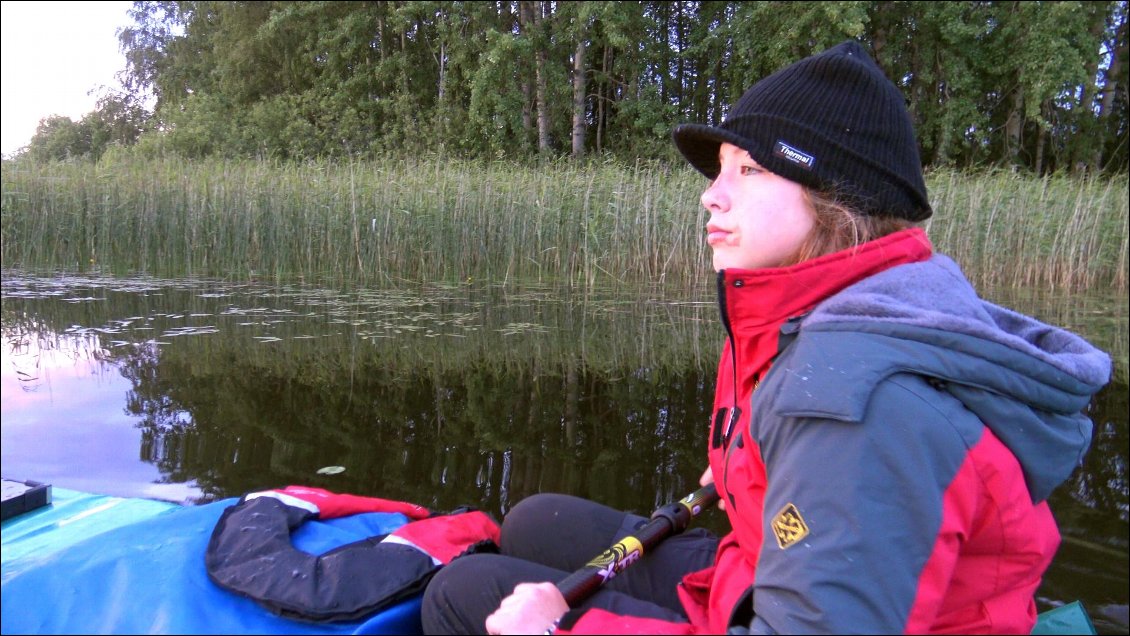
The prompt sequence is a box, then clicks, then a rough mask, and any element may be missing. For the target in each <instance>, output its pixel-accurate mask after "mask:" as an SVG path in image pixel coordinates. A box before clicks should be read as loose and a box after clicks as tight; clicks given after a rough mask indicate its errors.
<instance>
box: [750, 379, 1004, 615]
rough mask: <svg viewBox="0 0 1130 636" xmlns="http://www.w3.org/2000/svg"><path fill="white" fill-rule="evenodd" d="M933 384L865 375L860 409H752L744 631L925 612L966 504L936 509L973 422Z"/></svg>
mask: <svg viewBox="0 0 1130 636" xmlns="http://www.w3.org/2000/svg"><path fill="white" fill-rule="evenodd" d="M939 395H940V394H939V393H938V392H937V391H936V390H934V389H933V388H932V387H930V386H929V385H928V384H927V383H926V382H925V381H924V380H923V379H921V378H919V377H917V376H912V375H896V376H893V377H892V378H889V379H888V380H887V381H884V382H881V383H880V384H879V385H878V386H877V387H876V389H875V391H874V392H873V394H872V396H871V398H870V400H869V401H868V405H867V408H866V410H865V412H864V413H865V414H864V417H863V418H862V421H850V420H844V419H839V418H835V417H831V416H825V417H820V416H819V415H818V414H814V413H808V414H804V415H796V414H792V415H790V414H788V413H776V414H770V413H768V412H763V413H760V414H755V416H754V420H755V422H757V423H755V424H754V425H753V426H752V427H751V429H750V434H751V435H752V436H753V437H754V439H755V441H756V442H757V443H759V444H760V451H761V453H762V457H763V459H764V462H765V468H766V475H767V481H768V484H767V489H766V493H765V505H764V509H763V510H764V512H763V516H762V523H763V529H764V537H765V539H764V543H763V545H762V547H761V553H760V559H759V563H758V567H757V578H756V580H755V582H754V593H753V611H754V618H753V622H752V623H751V624H750V632H751V633H808V634H816V633H864V634H881V633H902V632H904V631H905V630H907V629H908V627H912V626H913V625H923V624H924V625H927V626H928V625H930V624H931V622H932V617H933V616H934V615H936V613H937V610H938V607H939V605H940V603H941V596H942V593H943V592H944V590H945V589H946V585H947V583H948V580H949V578H950V576H951V575H952V572H953V568H954V564H955V563H956V559H957V554H958V551H959V550H960V547H961V540H962V537H963V535H964V534H965V532H966V527H967V525H968V523H969V522H970V519H971V518H972V516H973V514H972V511H970V510H964V511H962V510H952V509H951V510H947V509H946V506H947V505H949V504H948V503H947V502H948V501H949V499H948V498H947V496H946V492H947V490H948V489H950V488H951V486H952V485H953V484H954V483H955V480H956V479H957V478H958V476H959V473H960V472H961V470H962V467H963V465H964V464H965V460H966V456H967V451H968V448H969V447H970V446H971V445H972V444H973V443H975V441H976V440H975V439H969V438H970V436H975V435H976V434H977V432H978V431H980V430H982V428H983V427H982V426H981V425H980V424H979V422H976V421H973V422H969V418H971V417H972V416H971V414H969V413H968V411H963V409H962V408H961V406H960V404H959V403H958V402H957V401H956V400H952V399H948V400H947V399H945V398H944V397H943V398H942V399H939V397H938V396H939ZM770 401H771V400H770ZM765 408H770V407H765ZM955 418H956V420H955ZM974 420H975V418H974ZM955 421H957V422H965V425H962V426H955V425H954V422H955ZM966 499H969V500H975V499H976V497H975V494H974V495H973V496H972V498H971V499H970V498H969V497H967V498H966ZM928 561H929V563H930V567H929V568H926V567H925V566H926V564H927V562H928ZM924 572H927V573H928V577H927V578H931V579H932V580H924V579H923V578H922V576H923V573H924ZM912 619H913V620H912Z"/></svg>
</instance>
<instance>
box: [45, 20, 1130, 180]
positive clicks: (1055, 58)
mask: <svg viewBox="0 0 1130 636" xmlns="http://www.w3.org/2000/svg"><path fill="white" fill-rule="evenodd" d="M1127 4H1128V3H1127V1H1126V0H1110V1H1098V2H1094V1H1093V2H932V3H929V2H906V1H880V2H866V1H851V2H730V1H722V0H703V1H690V0H679V1H676V2H666V1H640V2H604V1H601V2H556V3H554V2H548V1H547V0H518V1H493V2H459V1H450V0H429V1H427V2H405V1H394V2H380V3H369V2H312V1H297V2H280V1H264V2H216V1H179V2H170V1H157V2H135V3H134V7H133V9H132V11H131V16H132V18H133V21H134V23H133V24H132V25H131V26H129V27H127V28H125V29H123V30H122V31H121V33H120V41H121V46H122V50H123V52H124V53H125V55H126V60H127V67H126V69H125V72H124V73H123V78H124V80H125V85H126V87H127V91H128V93H127V94H126V95H124V96H120V98H118V99H117V102H119V104H118V105H119V106H121V108H115V107H111V106H113V105H112V104H109V103H107V104H105V105H103V106H100V107H99V109H98V116H97V117H95V119H93V120H92V121H90V122H86V120H84V121H83V122H80V125H79V126H78V130H74V129H72V127H69V126H68V125H67V124H66V123H65V122H61V121H56V120H52V121H50V122H45V126H44V128H43V130H42V131H41V136H42V137H43V138H41V139H36V140H35V141H34V142H33V144H32V145H31V147H29V150H30V151H33V152H32V153H31V156H32V157H34V158H36V159H37V160H41V161H48V160H59V159H65V158H76V157H90V158H94V159H97V158H98V157H100V156H101V155H102V153H104V152H105V150H106V147H107V146H108V145H112V144H119V145H132V144H135V143H136V144H139V145H140V146H141V147H142V148H143V149H144V152H145V153H146V154H150V155H151V154H154V153H174V154H178V155H181V156H184V157H203V156H219V157H249V158H250V157H271V158H280V159H288V160H298V161H302V160H309V159H315V158H330V157H374V156H379V155H385V154H389V153H393V154H398V155H403V156H408V155H412V154H420V153H425V154H428V153H439V152H443V153H446V154H454V155H456V156H460V157H479V158H502V157H505V158H508V159H515V160H528V159H533V158H535V157H537V156H539V155H540V154H543V153H548V154H550V155H555V156H564V155H566V154H570V152H571V149H572V143H571V138H572V136H573V133H574V130H573V122H574V120H575V119H579V121H581V122H582V124H581V129H583V133H584V134H583V141H584V152H583V153H581V154H588V155H595V156H613V157H617V158H619V159H623V160H628V161H632V160H635V159H636V158H641V157H649V158H653V157H673V156H674V155H673V149H672V147H671V144H670V141H669V134H670V130H671V128H672V127H673V126H674V125H675V124H677V123H680V122H684V121H696V122H705V123H711V124H718V123H720V122H721V121H722V120H723V118H724V116H725V112H726V109H727V108H728V106H729V105H730V104H732V103H733V102H734V101H735V100H736V99H737V98H738V97H739V96H740V95H741V94H742V93H743V92H744V91H745V90H746V89H747V88H748V87H749V86H750V85H751V84H752V83H753V82H755V81H757V80H758V79H760V78H762V77H764V76H766V75H768V74H769V73H772V72H773V71H775V70H777V69H779V68H781V67H783V66H785V65H786V64H789V63H791V62H793V61H795V60H797V59H799V58H801V57H804V56H806V55H809V54H812V53H814V52H817V51H820V50H823V49H825V48H827V47H829V46H831V45H834V44H836V43H838V42H840V41H842V40H844V39H847V38H855V39H858V40H860V41H862V42H864V43H865V44H867V45H869V46H870V47H871V48H872V50H873V51H874V53H875V55H876V57H877V59H878V60H879V62H880V64H881V65H882V66H883V68H884V70H885V71H886V73H887V74H888V76H890V77H891V78H892V79H894V80H895V81H896V83H897V84H898V85H899V87H900V88H901V89H902V90H903V91H904V92H905V94H906V97H907V103H908V105H909V108H910V110H911V112H912V115H913V117H914V121H915V124H916V127H917V132H918V135H919V140H920V145H921V151H922V158H923V162H924V164H925V165H926V166H927V167H946V166H949V167H957V168H963V167H973V166H982V167H984V166H1008V167H1011V168H1015V169H1024V170H1028V171H1031V172H1034V173H1037V174H1049V173H1054V172H1073V173H1082V172H1096V171H1100V170H1102V171H1105V172H1107V173H1108V174H1120V173H1125V172H1127V171H1128V170H1130V163H1128V156H1130V144H1128V143H1127V130H1128V129H1130V115H1128V113H1127V103H1128V99H1127V85H1128V84H1130V82H1128V81H1127V68H1128V65H1127V60H1126V57H1127V43H1126V40H1127V36H1126V22H1127V15H1126V14H1127ZM578 50H581V51H584V57H583V60H584V63H583V64H582V68H581V71H580V72H581V73H583V77H582V78H579V79H581V80H583V85H584V88H585V91H584V93H583V95H582V96H581V97H580V100H579V101H575V100H574V95H573V87H574V59H573V58H574V56H575V55H576V52H577V51H578ZM150 97H152V98H153V103H154V104H155V108H154V110H153V112H152V113H150V114H148V115H147V118H141V117H139V116H138V115H137V111H136V110H135V109H134V106H132V105H133V104H139V103H142V102H143V101H145V100H146V99H148V98H150Z"/></svg>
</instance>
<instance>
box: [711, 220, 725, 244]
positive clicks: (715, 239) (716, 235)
mask: <svg viewBox="0 0 1130 636" xmlns="http://www.w3.org/2000/svg"><path fill="white" fill-rule="evenodd" d="M729 236H730V232H728V231H726V230H723V229H722V228H720V227H718V226H717V225H714V224H713V223H711V224H709V225H707V226H706V243H707V244H708V245H722V244H725V243H726V240H727V238H729Z"/></svg>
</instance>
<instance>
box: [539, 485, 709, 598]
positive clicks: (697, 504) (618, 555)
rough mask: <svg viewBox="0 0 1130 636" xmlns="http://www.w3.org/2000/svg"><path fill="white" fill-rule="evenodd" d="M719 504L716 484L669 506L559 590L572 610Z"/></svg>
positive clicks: (568, 578)
mask: <svg viewBox="0 0 1130 636" xmlns="http://www.w3.org/2000/svg"><path fill="white" fill-rule="evenodd" d="M717 501H718V491H717V490H715V489H714V484H707V485H706V486H703V487H702V488H699V489H698V490H696V491H694V492H693V493H691V494H689V495H687V496H686V497H683V498H682V499H680V500H679V501H676V502H674V503H669V504H667V505H665V506H663V507H662V508H660V509H658V510H656V511H655V512H653V513H652V514H651V520H650V521H648V522H647V523H646V524H644V525H643V526H642V527H640V529H639V530H637V531H636V532H635V533H634V534H632V535H630V536H627V537H624V538H623V539H621V540H620V541H618V542H616V544H615V545H613V546H612V547H610V548H608V549H607V550H605V551H604V552H601V553H600V554H599V555H597V556H596V558H594V559H593V560H592V561H589V562H588V563H587V564H585V566H584V567H582V568H581V569H579V570H577V571H576V572H574V573H572V574H570V575H569V576H567V577H565V579H563V580H562V581H561V582H560V583H558V584H557V589H558V590H560V591H561V595H562V596H564V597H565V602H567V603H568V604H569V607H576V606H577V605H578V604H579V603H581V602H582V601H584V600H585V599H587V598H588V597H590V596H592V595H593V594H594V593H595V592H596V591H597V590H598V589H600V586H601V585H604V583H605V582H606V581H608V580H609V579H611V578H612V577H614V576H616V575H617V574H619V573H620V572H622V571H623V570H624V569H625V568H627V567H628V566H629V565H631V564H632V563H635V562H636V561H637V560H638V559H640V558H641V557H643V555H644V554H646V553H647V552H648V551H650V550H651V549H652V548H654V547H655V546H657V545H659V544H660V543H662V542H663V540H664V539H666V538H667V537H669V536H671V535H673V534H679V533H680V532H682V531H683V530H686V529H687V525H688V524H689V523H690V520H691V517H694V516H697V515H698V514H699V513H700V512H702V511H703V510H705V509H706V508H708V507H710V506H711V505H713V504H714V503H715V502H717Z"/></svg>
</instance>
